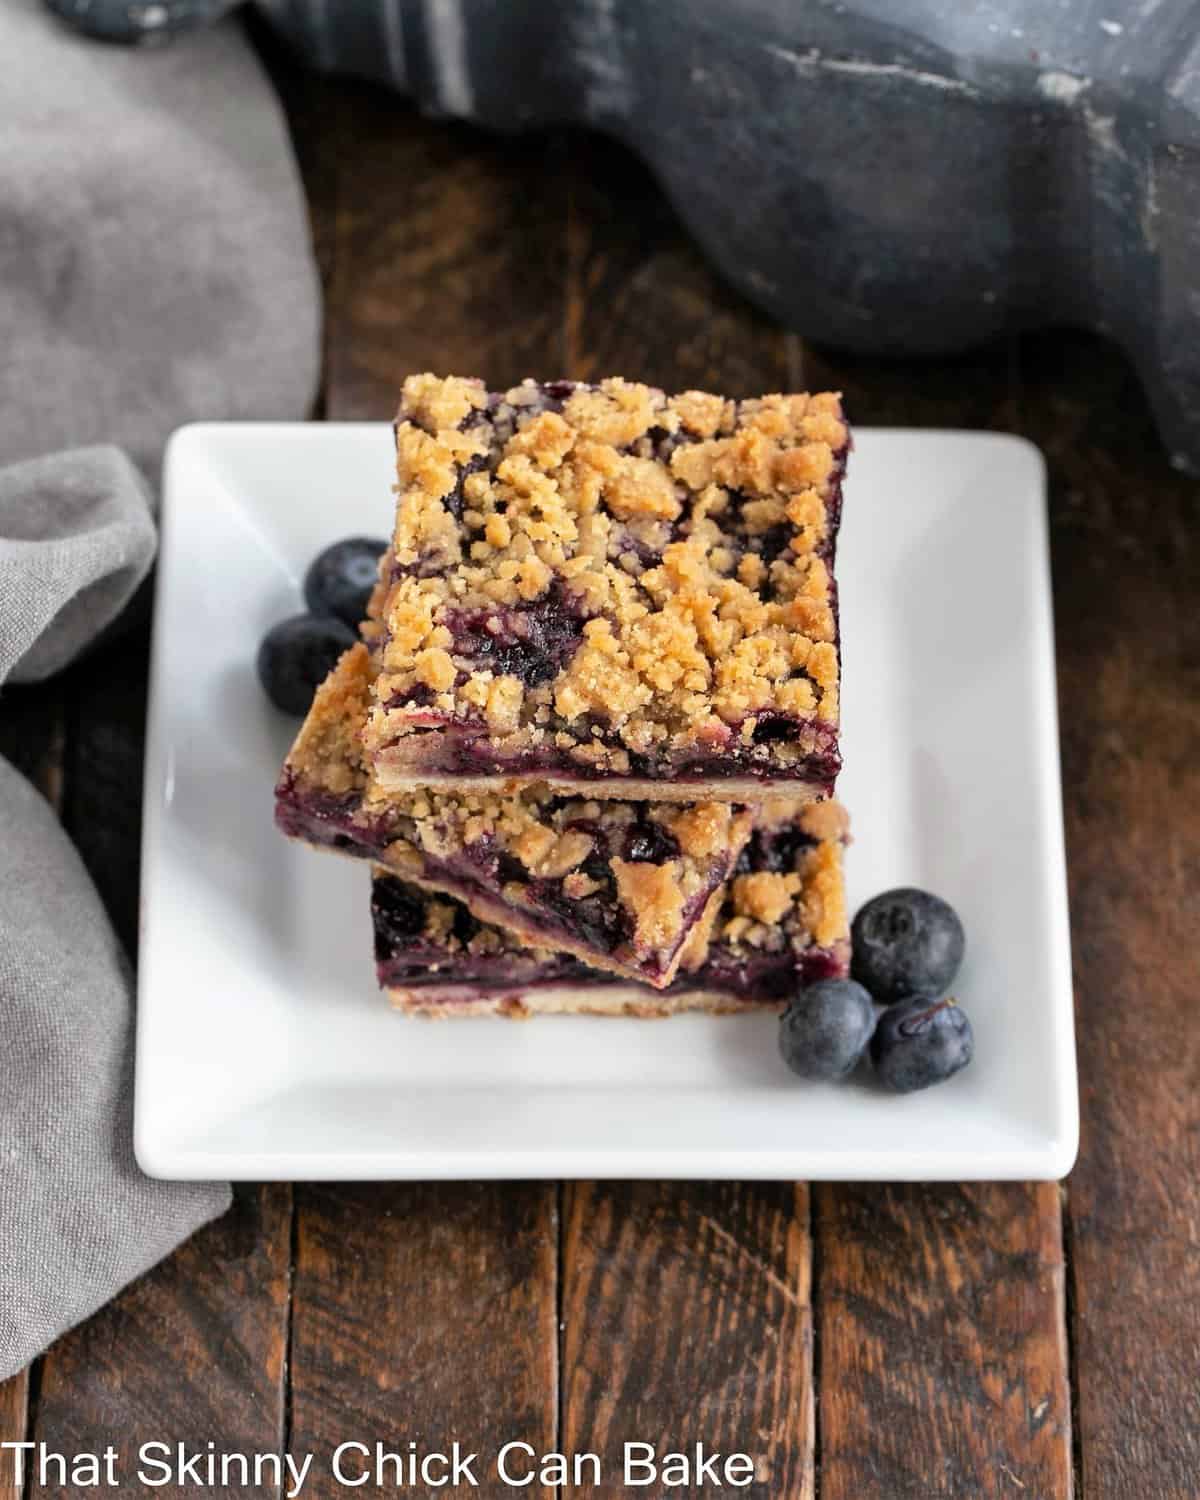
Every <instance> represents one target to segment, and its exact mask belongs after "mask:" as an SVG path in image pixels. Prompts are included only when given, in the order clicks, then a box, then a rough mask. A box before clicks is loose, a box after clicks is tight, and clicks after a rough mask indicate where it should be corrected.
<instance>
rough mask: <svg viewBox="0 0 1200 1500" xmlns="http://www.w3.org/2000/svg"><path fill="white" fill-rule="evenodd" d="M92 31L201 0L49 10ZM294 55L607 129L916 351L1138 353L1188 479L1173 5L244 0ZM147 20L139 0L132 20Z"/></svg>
mask: <svg viewBox="0 0 1200 1500" xmlns="http://www.w3.org/2000/svg"><path fill="white" fill-rule="evenodd" d="M49 3H51V4H52V6H53V8H54V9H55V10H57V11H59V13H60V14H63V15H64V17H66V18H68V19H70V20H72V21H74V22H76V23H77V24H82V25H83V26H85V27H86V28H87V29H91V30H93V31H95V32H97V33H101V34H104V35H107V36H118V35H120V36H124V37H126V38H129V37H133V36H142V37H144V36H146V35H148V34H154V35H161V34H162V33H163V32H164V31H169V30H170V29H172V28H173V27H178V26H183V25H186V24H192V23H194V22H196V21H198V20H203V19H207V18H209V17H210V16H212V15H213V14H215V13H218V12H220V11H222V10H224V9H227V8H228V6H227V5H225V4H223V3H221V0H167V3H164V4H160V5H153V4H148V3H143V4H140V5H135V6H134V5H129V4H128V3H121V0H116V3H114V0H90V3H89V4H88V6H87V8H86V10H85V11H83V12H82V13H80V12H79V10H78V6H77V3H76V0H49ZM258 8H259V9H260V10H261V11H262V12H263V13H264V14H266V15H267V16H268V17H269V19H270V20H271V22H272V24H273V25H275V26H276V27H277V28H278V29H279V30H280V31H282V32H283V33H284V34H285V35H286V36H287V37H288V38H290V40H291V41H292V43H293V44H294V45H295V46H296V48H297V49H298V50H299V51H300V52H301V53H302V55H304V56H305V57H306V58H307V59H309V60H310V61H311V62H312V63H313V64H314V65H315V66H317V67H320V68H323V69H326V70H330V71H340V72H348V73H353V74H357V75H359V76H364V77H368V78H373V79H376V80H377V81H380V82H383V83H386V84H388V85H391V86H393V87H395V88H397V89H400V90H401V91H403V92H404V93H406V94H409V95H411V96H412V97H414V98H415V99H416V100H417V101H418V102H419V104H420V105H421V107H422V108H423V109H425V110H427V111H430V112H434V113H440V114H445V115H451V116H455V117H460V118H464V119H471V120H475V121H478V122H479V123H481V124H484V125H488V126H492V127H495V128H498V129H503V130H519V129H522V128H524V127H526V126H531V125H537V124H545V123H550V122H571V123H576V124H581V125H587V126H591V127H594V128H597V129H601V130H604V131H606V132H608V133H610V134H612V135H615V136H618V137H619V138H621V139H622V140H624V141H625V142H627V143H628V144H629V145H630V146H631V147H632V148H633V149H634V150H635V151H637V152H638V153H639V154H640V155H641V156H642V157H643V158H644V159H645V160H646V161H647V162H648V163H649V164H650V165H651V167H652V168H653V169H654V171H655V172H656V174H657V176H658V177H659V179H660V181H661V182H662V184H663V186H664V188H665V189H666V191H667V193H668V194H669V195H670V197H671V199H672V200H673V202H674V204H675V206H676V208H677V209H678V211H679V213H680V214H681V216H682V217H683V219H684V220H685V222H686V223H687V224H688V226H689V228H690V229H691V231H692V233H693V234H694V235H695V237H696V238H697V239H698V240H699V242H700V243H701V245H702V246H703V247H704V248H705V250H706V251H707V252H708V253H709V254H710V255H711V256H712V257H713V259H714V260H715V261H716V262H717V263H718V265H720V266H721V268H722V269H723V271H724V272H725V274H726V275H727V276H728V277H729V279H730V280H731V281H733V282H734V283H735V284H736V285H737V286H738V287H740V289H741V290H742V291H743V292H744V293H745V294H746V296H748V297H749V298H751V299H752V300H753V301H755V302H756V303H758V304H759V305H760V306H762V307H764V308H765V309H766V310H767V311H768V312H769V313H771V314H772V315H773V316H774V317H776V318H778V319H779V320H780V321H781V322H783V323H785V324H787V325H788V326H790V327H793V328H796V329H799V330H800V331H802V332H803V333H804V334H806V335H807V336H808V337H810V338H813V339H816V340H818V341H823V342H826V343H830V344H834V345H837V346H840V347H842V348H847V349H852V350H855V351H859V352H863V353H875V354H880V353H882V354H906V355H910V354H922V353H927V354H939V353H947V352H951V351H956V350H960V349H962V348H964V347H966V346H968V345H970V344H972V343H977V342H979V341H981V340H984V339H987V338H989V337H993V336H995V335H997V334H999V333H1001V332H1004V331H1006V330H1011V329H1014V328H1024V327H1030V326H1036V325H1039V324H1045V323H1071V324H1078V325H1083V326H1086V327H1089V328H1093V329H1096V330H1098V331H1100V332H1103V333H1106V334H1109V335H1110V336H1111V337H1113V338H1114V339H1116V340H1117V341H1118V342H1119V343H1120V344H1121V345H1122V346H1123V347H1124V348H1125V349H1126V351H1127V352H1128V353H1129V355H1130V356H1131V358H1132V359H1133V360H1134V362H1135V364H1136V366H1137V368H1138V370H1139V372H1140V375H1141V378H1142V380H1143V381H1144V383H1145V385H1146V387H1147V390H1148V392H1149V394H1150V397H1151V400H1152V402H1153V405H1154V409H1155V412H1156V414H1157V417H1158V421H1159V425H1160V428H1161V430H1162V433H1163V435H1164V439H1165V441H1166V443H1167V446H1168V448H1169V450H1170V452H1171V454H1172V457H1173V458H1174V460H1175V461H1176V462H1178V463H1180V464H1181V465H1186V466H1188V467H1192V468H1197V469H1200V6H1198V5H1197V4H1196V0H1073V3H1068V4H1065V5H1064V4H1054V5H1050V4H1047V3H1046V0H979V3H971V4H964V3H962V0H853V3H841V0H802V3H798V0H655V3H653V4H646V3H644V0H559V3H550V0H506V3H504V4H495V3H494V0H336V3H334V0H326V3H317V0H261V3H260V4H259V7H258ZM147 13H150V16H149V20H150V21H151V22H152V23H153V24H148V21H147Z"/></svg>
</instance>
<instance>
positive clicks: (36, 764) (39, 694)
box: [0, 681, 63, 808]
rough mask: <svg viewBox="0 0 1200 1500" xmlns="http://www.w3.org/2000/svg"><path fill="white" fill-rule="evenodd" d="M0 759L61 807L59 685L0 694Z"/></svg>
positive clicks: (61, 727) (60, 690) (15, 688)
mask: <svg viewBox="0 0 1200 1500" xmlns="http://www.w3.org/2000/svg"><path fill="white" fill-rule="evenodd" d="M0 755H3V756H4V758H5V759H6V760H7V761H8V762H9V763H10V764H11V765H12V766H14V767H15V768H16V769H17V770H18V771H20V773H21V775H22V776H25V777H27V778H28V779H29V780H30V781H31V782H32V783H33V784H34V786H36V787H37V789H38V791H40V792H41V794H42V796H43V797H45V798H46V800H47V801H48V802H49V803H50V804H51V806H52V807H54V808H58V807H60V806H61V804H62V775H63V704H62V686H61V684H60V683H58V682H56V681H51V682H43V683H36V684H33V685H31V686H27V687H6V688H4V689H3V691H2V692H0Z"/></svg>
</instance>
